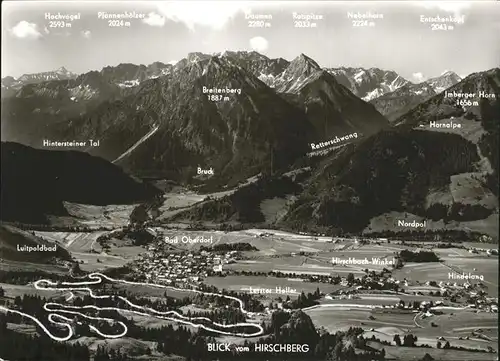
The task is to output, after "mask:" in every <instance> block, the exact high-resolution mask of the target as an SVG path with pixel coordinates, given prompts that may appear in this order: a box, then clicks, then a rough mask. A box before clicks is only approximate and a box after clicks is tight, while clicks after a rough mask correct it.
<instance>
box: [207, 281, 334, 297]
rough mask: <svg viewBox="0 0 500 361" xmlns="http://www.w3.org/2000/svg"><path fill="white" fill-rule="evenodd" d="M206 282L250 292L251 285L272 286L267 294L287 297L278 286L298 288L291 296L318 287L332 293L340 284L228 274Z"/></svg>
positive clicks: (310, 291)
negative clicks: (279, 291) (270, 291)
mask: <svg viewBox="0 0 500 361" xmlns="http://www.w3.org/2000/svg"><path fill="white" fill-rule="evenodd" d="M204 283H206V284H210V285H213V286H216V287H217V288H219V289H223V288H224V289H226V290H231V291H237V292H248V289H249V287H252V288H257V287H258V288H270V289H271V290H272V293H271V294H270V295H267V296H271V298H276V297H278V296H281V297H282V298H286V295H283V294H277V293H275V288H276V287H282V288H285V287H290V288H293V289H296V290H297V292H298V293H297V294H295V295H290V298H294V297H298V295H299V294H300V292H302V291H303V292H304V293H306V294H307V293H314V292H315V291H316V289H317V288H319V289H320V291H321V292H323V293H330V292H332V291H334V290H335V289H338V286H334V285H329V284H325V283H311V282H302V281H300V280H292V279H287V278H276V277H265V276H226V277H207V278H206V279H205V281H204Z"/></svg>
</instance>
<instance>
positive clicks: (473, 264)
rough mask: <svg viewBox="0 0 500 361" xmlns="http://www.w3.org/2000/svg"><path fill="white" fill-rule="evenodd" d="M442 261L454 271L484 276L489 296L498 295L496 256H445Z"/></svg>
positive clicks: (475, 281)
mask: <svg viewBox="0 0 500 361" xmlns="http://www.w3.org/2000/svg"><path fill="white" fill-rule="evenodd" d="M444 262H445V263H446V265H449V266H450V267H451V268H453V269H454V270H455V271H461V272H463V273H466V274H468V273H469V272H470V273H471V274H474V275H479V276H481V275H482V276H484V281H483V283H484V284H486V285H487V286H488V293H489V294H490V296H492V297H495V295H498V257H488V258H486V257H481V258H480V257H467V258H446V259H444ZM450 271H451V270H450ZM472 282H474V283H477V282H478V281H477V280H474V281H472Z"/></svg>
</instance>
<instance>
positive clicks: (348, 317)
mask: <svg viewBox="0 0 500 361" xmlns="http://www.w3.org/2000/svg"><path fill="white" fill-rule="evenodd" d="M344 302H345V303H354V302H353V300H345V301H344ZM306 313H307V314H308V315H309V316H310V317H311V319H312V321H313V322H314V324H315V325H316V326H317V327H324V328H325V329H327V330H328V331H329V332H336V331H339V330H344V329H348V328H349V327H353V326H356V327H363V328H370V327H372V328H377V327H387V326H391V327H398V328H404V329H412V328H415V327H416V326H415V324H414V323H413V317H414V314H412V313H407V314H401V313H384V314H378V313H377V314H376V313H373V312H372V310H371V309H370V308H354V307H317V308H312V309H309V310H307V311H306ZM370 315H374V317H375V320H370V319H369V316H370Z"/></svg>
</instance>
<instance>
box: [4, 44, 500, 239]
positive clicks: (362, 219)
mask: <svg viewBox="0 0 500 361" xmlns="http://www.w3.org/2000/svg"><path fill="white" fill-rule="evenodd" d="M499 84H500V69H492V70H489V71H485V72H481V73H475V74H471V75H470V76H468V77H466V78H465V79H460V78H459V77H458V76H457V75H456V74H455V73H452V72H446V73H444V74H442V75H441V76H440V77H438V78H434V79H429V80H428V81H426V82H423V83H420V84H413V83H411V82H409V81H407V80H405V79H403V78H402V77H401V76H399V75H398V74H396V73H395V72H390V71H384V70H380V69H375V68H372V69H361V68H338V69H331V68H327V69H326V68H322V67H320V66H319V65H318V64H317V62H315V61H314V60H313V59H311V58H310V57H308V56H306V55H304V54H300V55H299V56H297V57H296V58H295V59H293V60H292V61H290V62H289V61H287V60H284V59H281V58H279V59H269V58H267V57H265V56H263V55H261V54H259V53H256V52H224V53H220V54H203V53H190V54H188V56H187V57H186V58H184V59H182V60H181V61H179V62H177V63H176V64H162V63H154V64H152V65H150V66H143V65H140V66H136V65H133V64H121V65H119V66H117V67H107V68H104V69H103V70H102V71H100V72H89V73H87V74H83V75H80V76H78V77H76V78H72V79H65V80H54V81H48V82H43V83H36V84H35V83H32V84H27V85H24V86H22V87H21V88H20V89H19V90H17V92H16V94H15V95H14V96H9V97H4V98H3V99H2V103H3V104H2V105H3V106H4V107H3V108H4V109H5V111H4V118H3V120H2V138H3V139H5V138H4V137H6V138H7V139H8V140H14V141H18V142H22V143H24V144H29V145H33V146H35V147H38V148H39V147H40V143H41V140H42V139H52V140H72V139H76V140H88V139H94V140H99V141H100V146H99V147H89V148H87V149H79V150H84V151H86V152H88V153H90V154H91V155H93V156H99V157H100V158H104V159H105V160H107V161H108V162H112V163H114V165H112V167H116V166H119V167H121V168H122V169H124V170H125V171H126V172H127V173H130V174H134V175H136V176H139V177H147V178H162V179H165V178H166V179H170V180H174V181H177V182H181V183H183V184H191V185H197V184H204V185H205V186H206V185H210V187H212V188H213V189H220V188H221V187H223V186H224V187H227V186H236V185H237V184H239V183H242V182H244V181H245V180H246V179H247V178H249V177H252V176H255V175H257V174H259V173H260V174H261V177H262V178H261V181H260V183H259V184H258V185H254V186H253V187H254V188H255V187H256V188H255V189H254V188H248V187H251V186H250V185H248V186H244V187H243V188H242V189H240V190H238V191H237V192H236V193H235V194H234V195H233V196H228V197H227V198H223V199H222V200H209V201H207V202H203V203H202V204H200V205H197V206H196V207H195V208H194V209H190V210H188V211H187V212H181V213H179V214H177V215H176V217H177V218H176V220H178V219H182V218H183V217H185V218H186V219H187V220H194V219H196V220H198V219H201V220H208V221H217V222H225V221H234V220H238V221H241V222H244V223H259V222H263V221H264V220H265V222H268V219H267V218H266V217H265V216H264V215H263V214H262V213H261V212H262V210H261V207H262V204H261V203H262V202H264V201H269V200H272V199H274V198H276V197H277V198H283V199H285V198H286V199H287V200H288V201H287V202H286V207H285V209H282V210H281V211H280V212H279V214H280V217H279V219H278V218H276V219H275V220H274V221H273V222H274V223H275V224H276V225H280V226H283V227H290V228H293V229H307V230H309V229H321V230H325V229H326V230H336V231H339V232H367V231H369V232H375V231H376V230H377V229H379V230H380V229H384V227H383V226H381V224H386V228H385V229H390V228H391V227H392V228H394V227H393V226H394V222H395V219H397V218H398V217H410V218H411V217H416V218H418V217H420V218H425V219H430V220H433V221H435V222H445V223H444V224H445V226H446V227H452V228H453V226H456V227H460V225H461V224H462V223H461V222H469V223H467V225H468V227H469V228H470V229H473V228H474V227H475V226H474V222H478V221H484V220H486V219H488V220H490V219H491V217H493V215H494V214H496V213H498V198H497V197H498V191H497V185H498V166H497V162H498V156H497V155H496V153H497V151H498V139H497V138H498V123H499V122H498V114H500V111H499V101H498V94H499ZM211 89H212V90H213V91H215V93H210V92H209V91H210V90H211ZM218 89H222V90H224V91H227V92H226V93H222V94H221V93H217V90H218ZM443 89H448V91H454V92H457V93H460V92H466V93H470V92H475V93H478V92H479V91H485V92H486V93H488V94H494V95H496V97H494V96H493V97H490V98H488V99H480V101H479V102H478V103H477V106H476V105H474V104H476V103H473V104H472V106H470V107H464V106H462V105H457V104H456V101H455V100H452V99H450V98H445V97H444V93H443V92H442V90H443ZM214 96H215V97H214ZM367 100H370V101H369V102H368V101H367ZM431 121H434V122H459V123H460V124H461V125H462V128H460V129H465V130H459V129H455V128H454V129H451V130H446V129H445V130H442V129H441V130H438V129H434V128H430V126H429V124H430V122H431ZM4 133H5V134H6V135H5V134H4ZM349 134H356V137H346V135H349ZM334 140H335V141H334ZM7 144H9V143H7ZM10 144H11V145H9V147H14V145H12V143H10ZM17 146H19V145H17ZM317 147H320V148H321V149H323V147H324V149H330V151H328V152H325V153H324V154H323V155H322V156H319V157H318V156H315V157H307V156H306V154H307V153H309V152H310V151H311V150H314V149H315V148H317ZM28 149H31V148H28ZM48 149H50V148H48ZM2 152H3V151H2ZM23 152H24V151H23ZM26 152H28V151H26ZM29 152H35V150H32V149H31V150H30V151H29ZM48 153H51V152H48ZM57 153H60V152H57ZM70 153H71V152H70ZM73 153H77V152H73ZM73 153H71V154H73ZM3 154H4V153H2V156H3ZM33 154H35V153H33ZM77 154H80V153H77ZM30 157H31V156H30ZM32 157H33V158H35V155H33V156H32ZM92 159H94V158H92ZM95 159H99V158H95ZM102 161H103V162H104V160H102ZM8 164H14V163H12V162H11V163H8ZM107 164H109V163H107ZM59 165H60V164H59ZM12 167H14V165H12ZM22 168H23V167H22ZM91 168H92V167H91ZM50 169H55V168H50ZM111 169H115V168H110V170H111ZM117 169H119V168H117ZM301 169H308V171H306V172H304V173H301V176H300V177H298V178H297V177H296V176H293V177H292V178H293V180H292V182H293V183H292V184H290V182H289V181H283V180H281V181H278V183H273V184H272V185H269V184H267V183H266V182H273V179H275V176H283V175H284V174H292V173H293V174H295V173H294V172H296V171H300V170H301ZM200 170H201V173H204V174H200ZM13 173H14V172H13ZM122 181H124V180H122ZM127 182H128V181H127ZM2 183H3V182H2ZM47 187H49V186H47ZM50 187H52V185H51V186H50ZM50 187H49V188H50ZM68 187H70V186H68ZM280 187H281V189H280ZM247 188H248V189H247ZM37 189H38V191H41V190H40V188H37ZM50 189H52V188H50ZM278 189H279V190H278ZM261 190H264V191H261ZM286 190H290V194H289V195H287V194H284V193H283V192H285V193H286ZM239 192H243V193H239ZM276 192H278V193H279V195H278V196H276V194H277V193H276ZM139 193H141V192H139ZM153 193H154V192H153ZM275 193H276V194H275ZM48 194H50V192H49V193H48ZM141 194H143V193H141ZM86 197H87V198H88V197H89V195H88V194H87V195H86ZM66 198H68V197H66ZM69 198H71V200H75V199H74V198H75V197H74V196H69ZM76 198H77V197H76ZM84 198H85V197H84ZM23 199H24V198H23ZM290 200H292V201H290ZM48 201H49V200H48V199H45V200H43V202H48ZM60 201H61V199H59V198H57V202H60ZM75 201H77V200H75ZM85 201H87V202H91V201H93V202H95V200H92V199H90V200H89V199H85ZM26 202H28V200H27V199H26ZM43 202H42V203H43ZM57 202H56V203H57ZM58 207H59V203H57V204H55V205H50V207H48V208H50V209H52V208H53V209H52V210H51V212H56V213H57V212H61V210H60V209H59V208H58ZM246 208H252V209H246ZM215 210H218V211H215ZM221 210H224V212H222V211H221ZM219 211H220V212H219ZM42 213H43V212H42ZM243 214H244V215H245V216H244V217H243V218H241V217H242V216H241V215H243ZM403 214H404V215H403ZM214 215H217V219H213V216H214ZM18 216H19V215H18ZM391 217H392V218H391ZM14 218H15V217H14ZM226 218H227V219H226ZM384 222H385V223H384ZM391 222H392V223H391ZM450 222H451V223H450ZM453 222H455V223H453ZM471 222H472V223H471ZM488 222H489V221H488ZM488 222H487V224H489V223H488ZM450 224H451V225H450ZM445 226H443V225H441V226H436V227H438V228H439V227H441V228H443V227H444V228H446V227H445ZM483 226H484V224H483ZM486 228H488V227H486ZM490 228H491V227H490Z"/></svg>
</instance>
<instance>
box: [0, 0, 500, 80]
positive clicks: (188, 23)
mask: <svg viewBox="0 0 500 361" xmlns="http://www.w3.org/2000/svg"><path fill="white" fill-rule="evenodd" d="M125 11H126V12H134V11H135V13H136V14H141V16H143V18H142V19H131V20H124V21H128V22H130V24H125V26H121V27H110V26H109V24H108V20H106V19H99V18H98V13H99V12H107V13H110V14H111V13H123V12H125ZM293 12H296V13H300V14H311V13H313V14H316V15H322V17H323V19H321V20H317V21H315V23H316V27H310V28H295V27H294V25H295V23H294V19H293V17H292V13H293ZM348 12H353V13H357V12H359V13H366V12H371V13H372V14H382V16H383V18H382V19H375V20H369V21H373V22H374V23H375V24H374V26H365V27H354V26H353V23H352V20H353V19H348V18H347V14H348ZM46 13H51V14H58V13H61V14H67V15H70V14H75V15H76V14H78V13H79V14H80V19H76V20H73V21H66V20H62V21H60V22H59V23H57V24H56V25H59V26H61V25H63V26H64V27H50V25H51V24H50V23H49V20H47V19H45V14H46ZM258 14H260V15H271V16H272V20H265V22H268V23H269V24H265V26H264V27H262V28H252V27H249V20H248V19H245V17H248V16H252V15H258ZM421 16H433V17H435V16H441V17H445V16H464V19H465V21H464V23H463V24H453V26H454V29H453V30H447V31H444V30H432V29H431V26H430V25H429V24H428V23H422V22H421V21H420V18H421ZM67 23H70V24H71V27H67ZM52 25H54V24H52ZM127 25H130V26H127ZM499 35H500V2H495V1H469V2H453V1H429V2H423V1H420V2H414V1H397V2H396V1H387V2H380V1H364V2H357V1H346V2H340V1H335V2H333V1H321V2H300V1H278V2H270V1H266V2H265V3H264V2H262V1H259V2H257V1H254V2H244V1H220V2H216V1H179V2H166V1H162V2H153V1H151V2H150V1H141V2H125V1H108V2H94V1H93V2H90V1H79V2H66V1H65V2H62V1H52V2H44V1H33V2H29V1H3V2H2V44H1V46H2V57H1V71H2V77H5V76H7V75H11V76H14V77H19V76H20V75H22V74H25V73H37V72H43V71H50V70H55V69H57V68H60V67H61V66H64V67H65V68H67V69H68V70H70V71H73V72H76V73H84V72H87V71H90V70H101V69H102V68H103V67H105V66H114V65H118V64H120V63H134V64H150V63H153V62H155V61H161V62H164V63H168V62H175V61H178V60H180V59H182V58H184V57H186V56H187V54H188V53H189V52H203V53H215V52H222V51H224V50H256V51H259V52H260V53H262V54H264V55H266V56H268V57H270V58H277V57H282V58H285V59H287V60H293V59H294V58H295V57H296V56H298V55H300V54H301V53H303V54H306V55H308V56H309V57H311V58H313V59H314V60H316V61H317V62H318V64H319V65H320V66H322V67H339V66H346V67H347V66H350V67H365V68H370V67H378V68H382V69H386V70H394V71H396V72H398V73H399V74H400V75H402V76H403V77H405V78H406V79H408V80H411V81H415V82H418V81H423V80H425V79H427V78H430V77H434V76H439V75H440V74H442V73H443V72H445V71H447V70H452V71H455V72H456V73H457V74H459V75H461V76H464V75H468V74H470V73H472V72H477V71H483V70H488V69H491V68H494V67H499V66H500V41H498V39H499V38H500V36H499Z"/></svg>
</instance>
